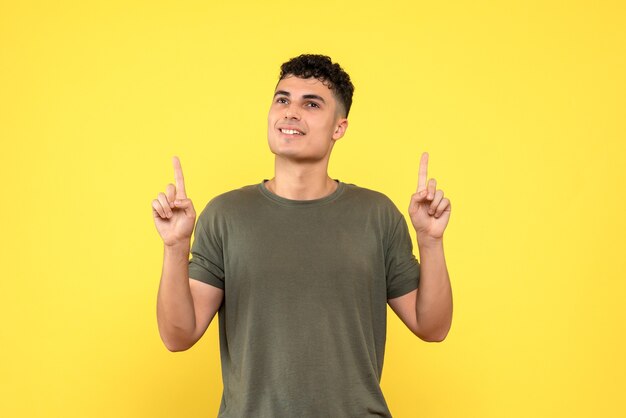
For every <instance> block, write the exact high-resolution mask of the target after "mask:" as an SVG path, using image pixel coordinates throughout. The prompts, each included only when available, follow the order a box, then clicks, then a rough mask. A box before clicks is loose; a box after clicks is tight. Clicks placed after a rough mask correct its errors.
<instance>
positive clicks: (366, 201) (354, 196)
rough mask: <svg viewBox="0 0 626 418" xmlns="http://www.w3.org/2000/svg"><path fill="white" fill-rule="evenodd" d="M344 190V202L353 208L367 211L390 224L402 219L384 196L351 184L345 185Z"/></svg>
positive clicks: (396, 208) (394, 206) (394, 205)
mask: <svg viewBox="0 0 626 418" xmlns="http://www.w3.org/2000/svg"><path fill="white" fill-rule="evenodd" d="M345 188H346V190H345V193H344V194H345V198H346V201H347V202H349V204H350V205H352V206H354V207H355V208H362V209H367V211H368V212H370V213H376V214H378V215H379V217H380V218H382V219H386V220H388V221H391V222H397V220H398V219H399V218H400V217H402V214H401V212H400V210H399V209H398V207H397V206H396V204H395V203H394V202H393V201H392V200H391V199H390V198H389V197H388V196H387V195H386V194H384V193H382V192H379V191H377V190H373V189H368V188H366V187H361V186H357V185H356V184H352V183H345Z"/></svg>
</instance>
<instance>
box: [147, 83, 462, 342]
mask: <svg viewBox="0 0 626 418" xmlns="http://www.w3.org/2000/svg"><path fill="white" fill-rule="evenodd" d="M267 120H268V131H267V138H268V145H269V148H270V150H271V152H272V153H273V154H274V155H275V158H274V177H273V178H272V179H271V180H269V181H267V182H266V183H265V186H266V187H267V189H268V190H270V191H271V192H273V193H275V194H277V195H279V196H281V197H285V198H287V199H294V200H311V199H318V198H322V197H324V196H327V195H329V194H331V193H333V192H334V191H335V190H336V188H337V183H336V182H335V181H334V180H333V179H332V178H330V177H329V176H328V161H329V159H330V155H331V152H332V149H333V147H334V145H335V143H336V142H337V141H338V140H339V139H341V138H342V137H343V136H344V134H345V132H346V130H347V128H348V119H347V118H346V117H345V109H343V106H342V105H341V104H339V102H338V101H337V100H336V98H335V96H334V95H333V93H332V90H331V89H329V88H328V86H327V85H326V84H324V83H323V82H321V81H320V80H317V79H314V78H309V79H302V78H299V77H294V76H287V77H285V78H283V79H282V80H280V81H279V82H278V84H277V85H276V88H275V89H274V95H273V99H272V103H271V105H270V108H269V112H268V119H267ZM281 128H287V129H297V130H298V131H299V132H300V133H302V134H303V135H297V134H288V133H284V132H281ZM172 164H173V168H174V178H175V183H176V184H172V183H170V184H168V185H167V186H166V191H165V193H163V192H161V193H159V194H158V196H157V199H154V200H153V201H152V212H153V217H154V222H155V226H156V228H157V231H158V232H159V235H160V236H161V238H162V239H163V243H164V258H163V273H162V276H161V282H160V285H159V292H158V295H157V321H158V324H159V332H160V335H161V338H162V340H163V342H164V343H165V345H166V347H167V348H168V349H169V350H171V351H182V350H186V349H188V348H190V347H191V346H193V344H195V342H196V341H198V339H200V337H201V336H202V335H203V334H204V332H205V331H206V329H207V328H208V326H209V325H210V323H211V321H212V319H213V317H214V316H215V313H216V312H217V310H218V309H219V307H220V305H221V303H222V301H223V297H224V291H223V290H222V289H219V288H217V287H215V286H211V285H208V284H206V283H202V282H200V281H197V280H193V279H190V278H189V277H188V260H189V251H190V241H191V235H192V232H193V228H194V225H195V220H196V212H195V210H194V207H193V203H192V201H191V199H189V198H188V197H187V194H186V191H185V182H184V177H183V171H182V167H181V164H180V160H179V159H178V157H174V158H173V160H172ZM427 171H428V154H427V153H424V154H423V155H422V158H421V161H420V167H419V174H418V186H417V191H416V193H415V194H413V196H412V197H411V202H410V205H409V215H410V217H411V223H412V224H413V227H414V228H415V231H416V236H417V241H418V248H419V252H420V264H421V270H420V274H421V278H420V288H419V289H416V290H414V291H412V292H409V293H408V294H406V295H403V296H401V297H398V298H394V299H389V300H388V303H389V305H390V307H391V308H392V309H393V311H394V312H395V313H396V314H397V315H398V317H399V318H400V319H401V320H402V321H403V322H404V323H405V324H406V326H407V327H408V328H409V329H410V330H411V331H412V332H413V333H414V334H415V335H416V336H418V337H419V338H421V339H422V340H424V341H433V342H434V341H442V340H443V339H444V338H445V336H446V335H447V333H448V330H449V329H450V324H451V320H452V293H451V288H450V281H449V277H448V272H447V268H446V264H445V259H444V256H443V232H444V230H445V228H446V226H447V224H448V220H449V218H450V209H451V207H450V201H449V199H447V198H444V197H443V191H442V190H440V189H437V188H436V181H435V179H432V178H431V179H428V173H427Z"/></svg>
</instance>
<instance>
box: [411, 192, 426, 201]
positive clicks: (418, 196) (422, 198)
mask: <svg viewBox="0 0 626 418" xmlns="http://www.w3.org/2000/svg"><path fill="white" fill-rule="evenodd" d="M426 195H427V191H426V190H422V191H419V192H417V193H415V194H414V195H413V199H412V200H413V202H415V203H421V202H423V201H425V200H426Z"/></svg>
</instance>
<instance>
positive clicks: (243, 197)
mask: <svg viewBox="0 0 626 418" xmlns="http://www.w3.org/2000/svg"><path fill="white" fill-rule="evenodd" d="M258 197H259V192H258V185H257V184H251V185H247V186H243V187H240V188H239V189H234V190H230V191H227V192H224V193H221V194H218V195H217V196H215V197H213V198H211V199H210V200H209V201H208V203H207V204H206V205H205V206H204V209H203V210H202V212H201V214H200V216H202V217H208V216H216V215H219V214H225V213H228V212H229V211H231V210H233V209H235V208H238V207H242V206H246V205H248V204H250V203H252V202H253V201H254V200H255V199H258Z"/></svg>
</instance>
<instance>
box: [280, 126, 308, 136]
mask: <svg viewBox="0 0 626 418" xmlns="http://www.w3.org/2000/svg"><path fill="white" fill-rule="evenodd" d="M278 130H279V132H281V133H282V134H284V135H289V136H304V135H305V133H304V132H302V131H300V130H298V129H288V128H279V129H278Z"/></svg>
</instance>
